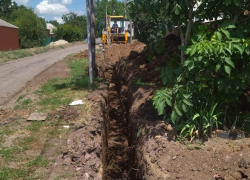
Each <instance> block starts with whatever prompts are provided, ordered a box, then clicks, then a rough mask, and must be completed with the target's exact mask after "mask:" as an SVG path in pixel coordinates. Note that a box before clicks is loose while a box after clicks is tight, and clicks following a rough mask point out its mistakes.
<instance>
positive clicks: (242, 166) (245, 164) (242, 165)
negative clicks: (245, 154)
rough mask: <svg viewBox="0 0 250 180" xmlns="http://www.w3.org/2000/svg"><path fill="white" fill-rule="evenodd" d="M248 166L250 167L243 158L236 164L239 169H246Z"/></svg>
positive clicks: (249, 163)
mask: <svg viewBox="0 0 250 180" xmlns="http://www.w3.org/2000/svg"><path fill="white" fill-rule="evenodd" d="M249 165H250V162H248V161H247V160H246V159H245V158H241V159H240V161H239V162H238V167H239V168H245V169H248V168H249Z"/></svg>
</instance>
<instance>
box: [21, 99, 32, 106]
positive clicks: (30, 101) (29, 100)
mask: <svg viewBox="0 0 250 180" xmlns="http://www.w3.org/2000/svg"><path fill="white" fill-rule="evenodd" d="M31 103H32V100H31V99H25V100H24V101H23V102H22V103H21V105H22V106H28V105H29V104H31Z"/></svg>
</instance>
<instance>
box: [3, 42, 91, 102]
mask: <svg viewBox="0 0 250 180" xmlns="http://www.w3.org/2000/svg"><path fill="white" fill-rule="evenodd" d="M87 48H88V47H87V44H76V45H73V46H69V47H65V48H64V49H57V50H52V51H48V52H45V53H42V54H38V55H35V56H31V57H26V58H22V59H18V60H15V61H9V62H7V63H4V64H1V65H0V106H4V104H5V103H6V102H8V101H9V100H10V99H11V98H12V97H14V96H15V94H17V93H18V92H20V91H21V90H22V89H23V88H25V86H26V83H27V82H28V81H30V80H32V79H33V78H34V77H35V76H36V75H38V74H39V73H41V72H42V71H44V70H45V69H46V68H48V67H49V66H51V65H52V64H54V63H55V62H57V61H59V60H61V59H63V58H64V57H66V56H67V55H70V54H72V53H77V52H80V51H81V50H83V49H87Z"/></svg>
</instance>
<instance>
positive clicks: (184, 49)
mask: <svg viewBox="0 0 250 180" xmlns="http://www.w3.org/2000/svg"><path fill="white" fill-rule="evenodd" d="M178 49H180V50H182V51H186V50H187V48H186V47H185V46H178Z"/></svg>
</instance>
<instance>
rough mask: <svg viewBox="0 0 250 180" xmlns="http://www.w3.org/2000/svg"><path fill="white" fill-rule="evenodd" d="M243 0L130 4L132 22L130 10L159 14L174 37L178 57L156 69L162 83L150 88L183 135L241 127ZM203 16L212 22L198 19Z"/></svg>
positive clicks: (147, 17) (151, 17)
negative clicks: (159, 73)
mask: <svg viewBox="0 0 250 180" xmlns="http://www.w3.org/2000/svg"><path fill="white" fill-rule="evenodd" d="M249 5H250V4H249V2H248V1H245V0H237V1H233V0H227V1H215V0H200V1H197V2H196V1H193V0H187V1H181V0H180V1H172V0H170V1H158V0H157V1H150V3H149V2H148V1H144V0H136V1H134V2H131V3H130V9H131V11H132V12H131V17H133V18H134V21H137V18H138V16H137V17H136V16H135V14H143V16H141V17H140V18H141V21H143V22H145V23H151V22H157V21H159V19H161V22H162V24H163V25H164V26H167V27H168V30H169V31H170V32H175V33H177V34H178V35H179V36H180V39H181V46H179V49H180V50H181V54H180V58H179V59H176V58H175V59H174V60H172V61H169V63H167V66H166V67H162V68H159V69H160V71H161V78H162V83H163V85H164V87H163V88H161V89H160V90H158V91H157V92H156V93H155V95H154V97H153V103H154V106H155V107H156V108H157V110H158V113H159V114H160V115H164V118H165V119H166V120H167V121H168V122H170V123H172V124H173V125H174V127H175V128H176V129H177V130H179V132H180V133H181V134H182V135H183V136H185V137H190V138H193V136H194V135H196V137H198V138H200V137H204V136H208V137H210V136H211V133H212V131H213V130H215V129H217V128H218V127H219V126H220V128H224V129H231V131H233V130H234V129H235V128H239V127H242V125H243V124H244V126H247V124H246V121H247V119H248V114H249V109H248V108H246V106H249V100H250V99H249V94H248V91H249V87H250V81H249V76H250V73H249V72H250V71H249V70H250V69H249V68H250V67H249V54H250V46H249V42H250V39H249V33H250V32H249V25H248V24H249V23H248V21H249V17H248V16H249V14H247V15H244V12H245V10H247V9H249ZM211 9H213V11H212V10H211ZM133 15H134V16H133ZM194 18H196V19H198V20H199V21H196V22H193V19H194ZM208 19H210V20H212V21H211V22H210V23H207V24H204V23H203V22H204V21H205V20H208ZM219 19H220V20H219ZM173 25H174V26H175V28H174V29H173ZM151 29H154V27H153V28H151ZM141 31H142V33H141V34H143V33H146V31H143V29H142V30H141ZM157 32H158V33H160V32H162V30H160V29H159V30H158V31H157V30H156V32H155V33H157ZM149 42H152V40H150V41H149ZM164 53H166V54H167V53H168V52H164ZM247 100H248V101H247ZM167 109H171V111H169V110H168V111H167ZM169 112H170V113H169Z"/></svg>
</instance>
